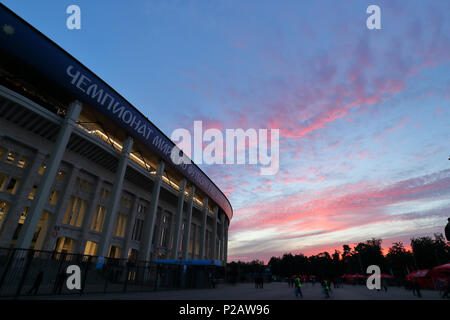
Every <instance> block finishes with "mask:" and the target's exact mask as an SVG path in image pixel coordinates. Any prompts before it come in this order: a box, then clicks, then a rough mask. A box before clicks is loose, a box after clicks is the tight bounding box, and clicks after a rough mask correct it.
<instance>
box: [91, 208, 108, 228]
mask: <svg viewBox="0 0 450 320" xmlns="http://www.w3.org/2000/svg"><path fill="white" fill-rule="evenodd" d="M105 216H106V209H105V207H103V206H97V209H96V210H95V214H94V218H93V219H92V224H91V230H93V231H98V232H101V231H102V229H103V223H104V222H105Z"/></svg>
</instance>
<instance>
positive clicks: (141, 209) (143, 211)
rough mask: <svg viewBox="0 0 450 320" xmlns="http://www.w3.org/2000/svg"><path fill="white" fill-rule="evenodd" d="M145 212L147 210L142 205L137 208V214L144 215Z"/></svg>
mask: <svg viewBox="0 0 450 320" xmlns="http://www.w3.org/2000/svg"><path fill="white" fill-rule="evenodd" d="M146 210H147V208H146V207H145V206H143V205H142V204H140V205H139V206H138V213H145V211H146Z"/></svg>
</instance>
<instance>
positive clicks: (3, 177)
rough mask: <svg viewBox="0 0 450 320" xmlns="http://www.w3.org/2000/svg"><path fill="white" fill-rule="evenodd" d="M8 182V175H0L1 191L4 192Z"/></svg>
mask: <svg viewBox="0 0 450 320" xmlns="http://www.w3.org/2000/svg"><path fill="white" fill-rule="evenodd" d="M6 182H8V176H7V175H6V174H3V173H0V191H3V190H4V189H5V186H6Z"/></svg>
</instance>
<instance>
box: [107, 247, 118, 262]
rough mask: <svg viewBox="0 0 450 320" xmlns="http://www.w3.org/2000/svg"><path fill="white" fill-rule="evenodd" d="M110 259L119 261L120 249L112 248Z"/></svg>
mask: <svg viewBox="0 0 450 320" xmlns="http://www.w3.org/2000/svg"><path fill="white" fill-rule="evenodd" d="M108 257H109V258H113V259H119V258H120V248H119V247H117V246H111V247H110V249H109V254H108Z"/></svg>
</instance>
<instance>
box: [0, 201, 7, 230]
mask: <svg viewBox="0 0 450 320" xmlns="http://www.w3.org/2000/svg"><path fill="white" fill-rule="evenodd" d="M8 208H9V204H8V203H7V202H5V201H0V227H1V226H2V224H3V220H5V217H6V213H7V212H8Z"/></svg>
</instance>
